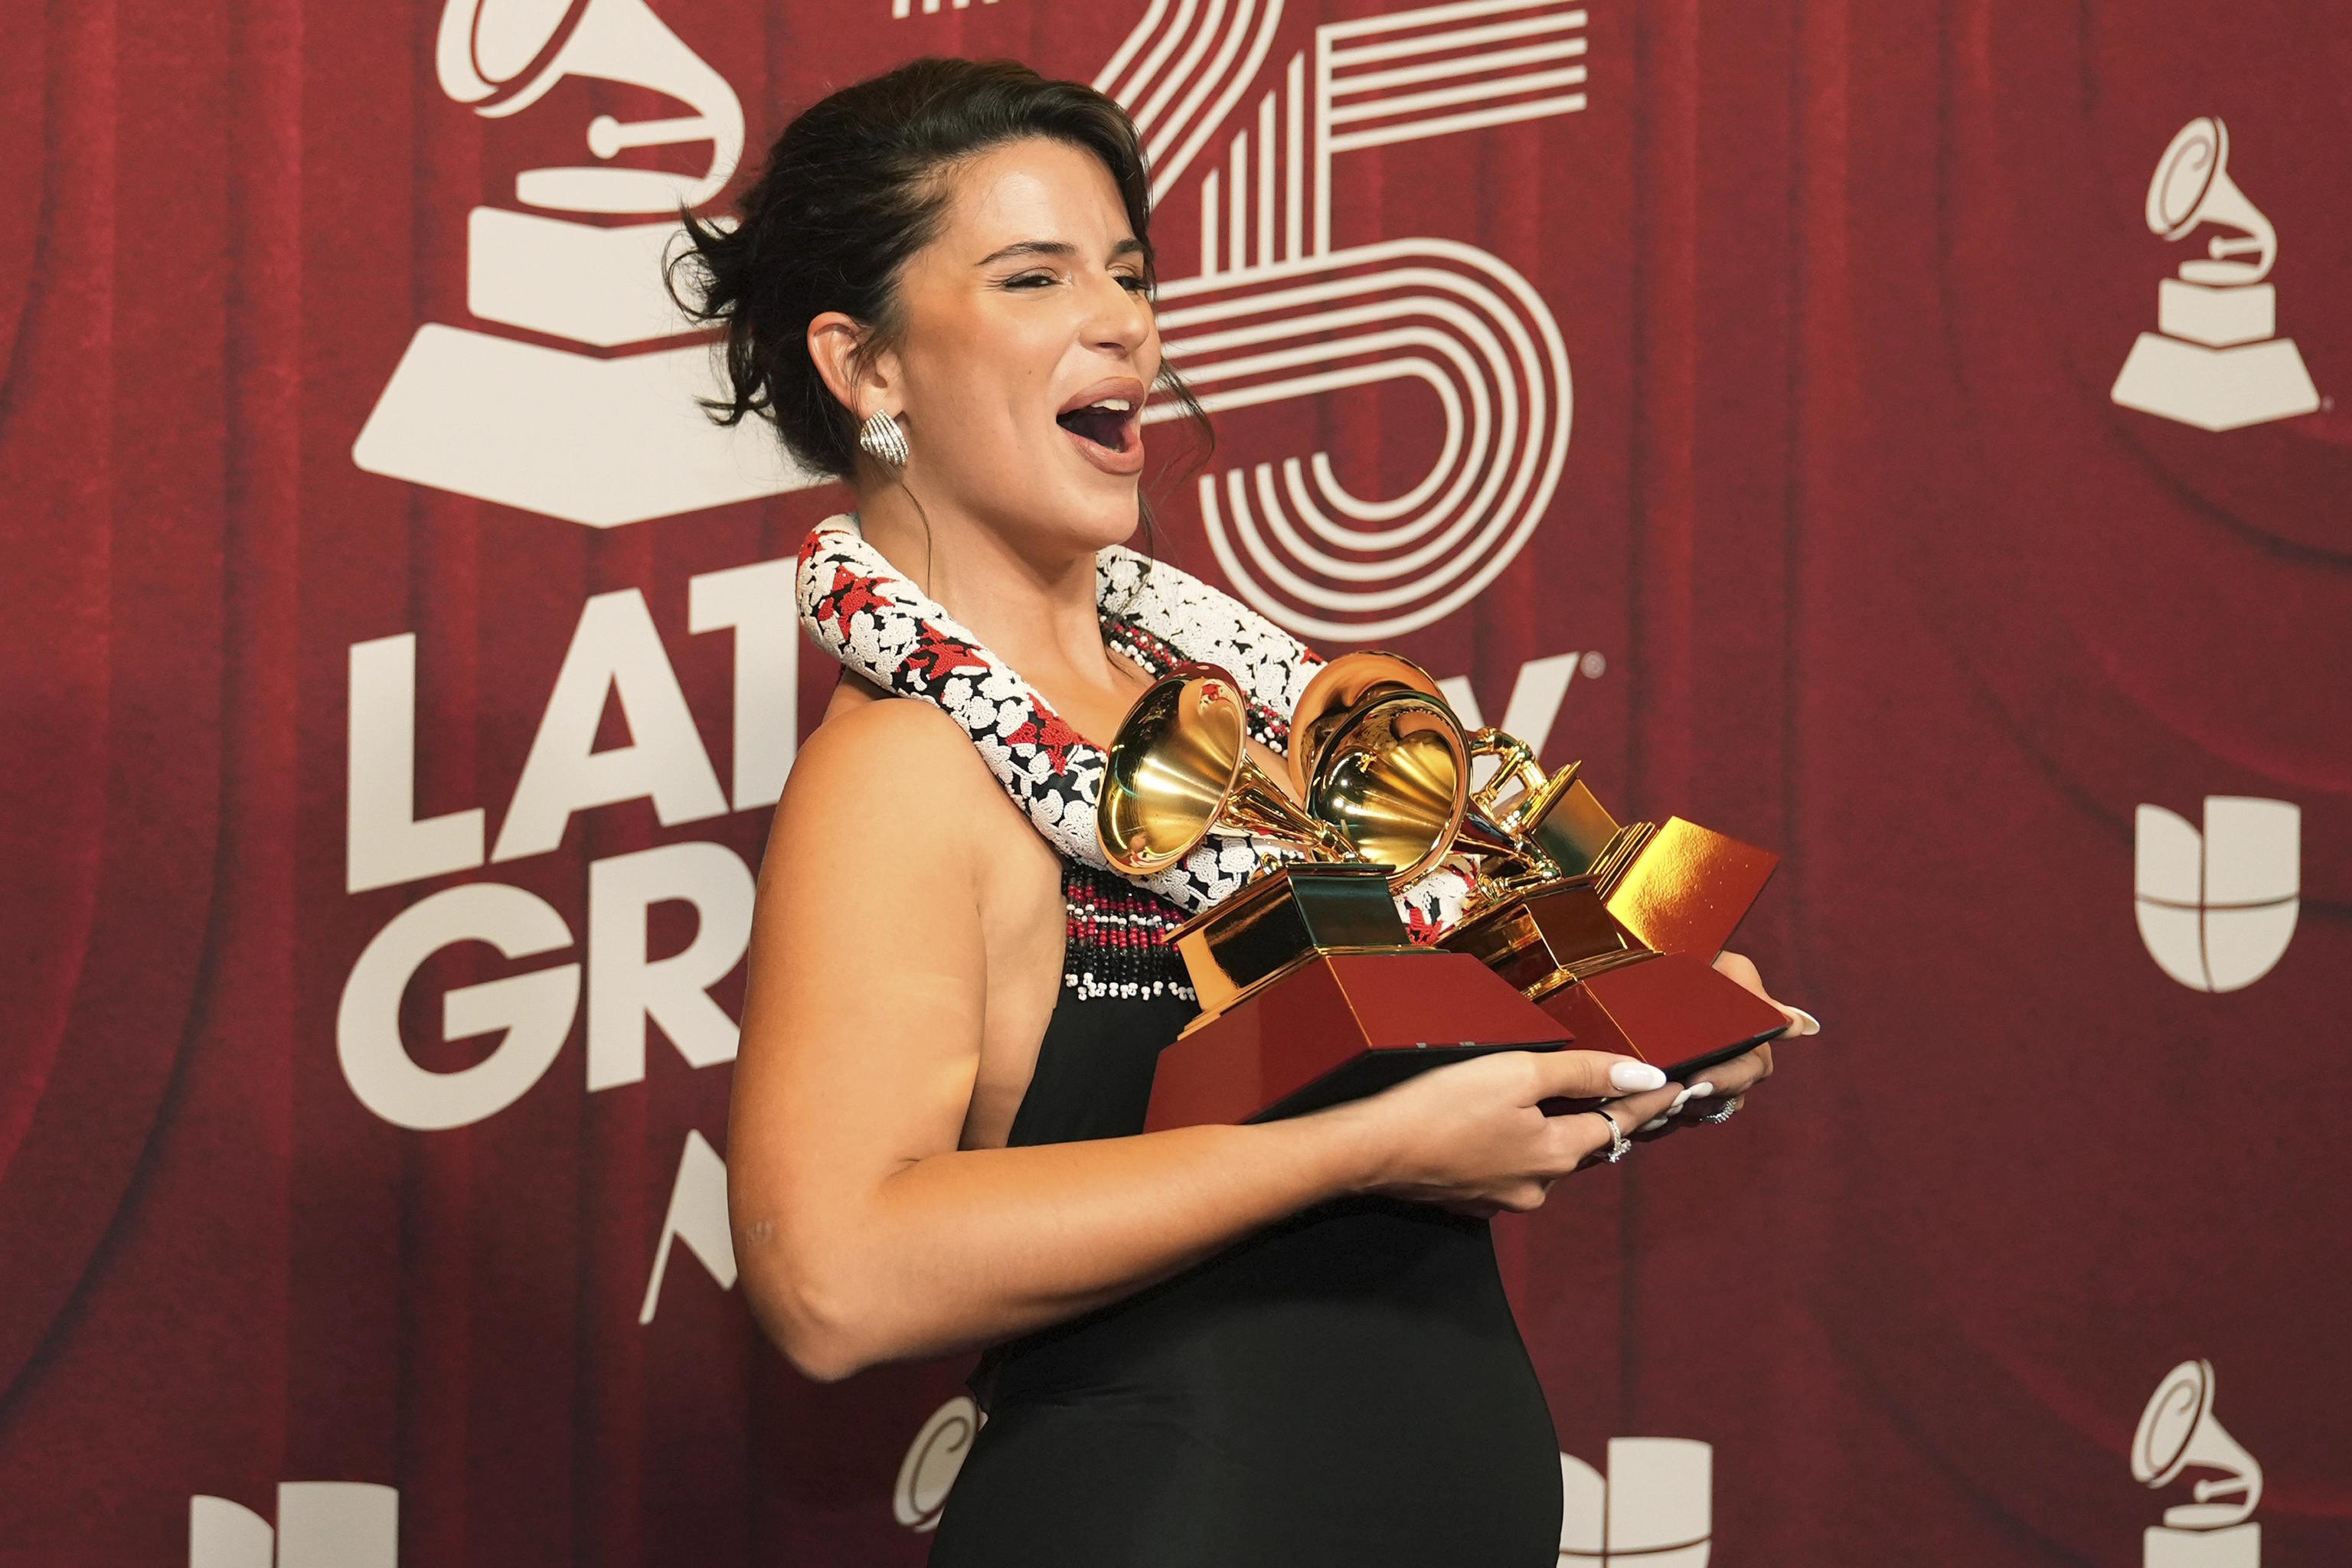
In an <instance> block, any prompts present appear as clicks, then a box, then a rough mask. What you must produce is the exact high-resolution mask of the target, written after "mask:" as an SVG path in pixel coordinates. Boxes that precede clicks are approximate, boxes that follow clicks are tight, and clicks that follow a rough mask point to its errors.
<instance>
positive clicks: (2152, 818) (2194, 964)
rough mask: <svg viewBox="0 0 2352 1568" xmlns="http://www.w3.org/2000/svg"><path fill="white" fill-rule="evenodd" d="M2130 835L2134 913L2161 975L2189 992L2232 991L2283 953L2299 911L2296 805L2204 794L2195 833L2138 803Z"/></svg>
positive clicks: (2183, 823) (2300, 861)
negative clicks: (2201, 828) (2199, 825)
mask: <svg viewBox="0 0 2352 1568" xmlns="http://www.w3.org/2000/svg"><path fill="white" fill-rule="evenodd" d="M2132 837H2133V846H2132V894H2133V912H2134V914H2135V915H2136V916H2137V919H2138V921H2139V936H2140V941H2141V942H2143V943H2145V944H2146V946H2147V952H2148V956H2149V957H2151V958H2153V959H2155V960H2156V962H2157V964H2158V967H2160V968H2161V969H2163V971H2164V972H2165V973H2167V974H2169V975H2171V976H2172V978H2174V979H2175V980H2178V981H2179V982H2180V984H2183V985H2186V986H2188V987H2189V989H2191V990H2193V991H2237V990H2241V989H2242V988H2243V987H2245V986H2248V985H2252V984H2253V983H2254V982H2255V981H2257V980H2260V979H2261V978H2262V977H2263V975H2265V974H2268V973H2270V972H2271V969H2272V967H2273V965H2275V964H2276V963H2278V961H2279V960H2280V959H2281V958H2282V957H2284V956H2285V953H2286V949H2287V944H2288V943H2289V942H2293V941H2294V927H2295V920H2296V917H2297V915H2298V913H2299V912H2300V910H2301V909H2302V884H2303V811H2302V808H2301V807H2299V806H2297V805H2294V804H2293V803H2292V802H2289V801H2284V800H2263V799H2261V798H2259V797H2257V796H2252V795H2207V796H2206V797H2205V828H2204V831H2203V832H2202V833H2200V832H2199V831H2198V830H2197V829H2196V828H2194V827H2192V826H2189V823H2188V822H2186V821H2185V820H2183V819H2182V818H2181V817H2180V816H2178V815H2176V814H2174V813H2172V812H2169V811H2167V810H2165V809H2164V807H2162V806H2160V805H2142V806H2141V807H2140V808H2139V809H2138V811H2137V812H2136V813H2135V814H2134V816H2133V823H2132Z"/></svg>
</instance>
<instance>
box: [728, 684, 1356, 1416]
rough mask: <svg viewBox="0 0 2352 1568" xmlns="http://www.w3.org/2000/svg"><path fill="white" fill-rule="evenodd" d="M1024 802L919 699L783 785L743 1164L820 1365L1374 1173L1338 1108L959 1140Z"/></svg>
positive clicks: (918, 1350) (742, 1134)
mask: <svg viewBox="0 0 2352 1568" xmlns="http://www.w3.org/2000/svg"><path fill="white" fill-rule="evenodd" d="M981 791H985V792H986V794H985V795H981V794H978V792H981ZM990 796H993V797H994V798H993V799H991V798H989V797H990ZM1003 809H1006V806H1005V804H1004V803H1003V796H1002V795H1001V793H999V792H998V789H997V785H996V784H995V781H994V780H993V779H992V778H990V777H989V776H988V774H987V773H986V772H985V771H984V770H983V769H982V766H981V764H980V762H979V759H978V758H977V757H976V756H975V755H974V754H973V752H972V751H971V744H970V742H968V741H967V740H965V738H964V737H963V735H962V734H961V731H956V730H954V729H952V728H951V727H950V726H949V725H948V724H947V723H946V721H944V720H943V718H942V717H941V716H940V715H939V714H937V713H935V712H933V711H931V710H928V709H926V708H920V707H918V706H917V705H915V704H911V703H905V702H875V703H871V704H868V705H866V706H864V707H860V708H856V709H854V710H849V711H846V712H845V713H842V714H841V715H839V716H838V717H837V718H835V720H834V721H831V722H829V723H827V724H826V725H825V726H824V727H823V728H822V729H821V730H820V731H818V732H817V734H815V735H814V736H813V737H811V741H810V743H809V745H808V747H807V748H806V750H805V751H804V752H803V753H802V754H801V756H800V757H798V758H797V759H796V760H795V763H794V765H793V773H792V780H791V784H790V787H789V788H788V789H787V790H786V792H785V795H784V799H783V802H782V805H780V807H779V808H778V812H777V818H776V823H775V826H774V830H773V832H772V835H771V837H770V839H769V847H768V853H767V857H766V860H765V863H764V864H763V865H762V867H761V878H760V882H761V886H760V901H759V913H758V917H757V919H756V921H755V922H754V925H753V931H752V938H751V977H750V984H749V994H748V995H747V997H746V999H745V1005H744V1019H743V1034H742V1043H741V1047H740V1054H739V1057H738V1059H737V1062H736V1067H735V1088H734V1104H733V1108H732V1113H731V1115H730V1132H729V1150H728V1170H729V1182H730V1207H731V1209H732V1213H733V1221H734V1228H735V1246H736V1252H737V1256H738V1258H740V1262H741V1266H742V1271H743V1279H744V1285H745V1289H746V1291H747V1293H748V1295H749V1297H750V1300H751V1305H752V1309H753V1310H754V1311H755V1312H756V1313H757V1314H758V1315H759V1316H760V1318H761V1321H762V1322H763V1323H764V1324H765V1325H766V1326H767V1328H768V1330H769V1331H770V1332H771V1333H772V1334H773V1335H774V1337H775V1338H776V1340H777V1342H779V1343H780V1344H782V1346H783V1348H784V1351H785V1352H786V1353H787V1354H788V1355H790V1356H791V1357H792V1359H793V1362H794V1363H797V1364H798V1365H799V1366H800V1367H801V1368H802V1369H803V1371H804V1372H806V1373H809V1374H810V1375H811V1376H814V1377H818V1378H834V1377H840V1376H845V1375H846V1374H848V1373H851V1372H854V1371H856V1370H857V1369H859V1368H860V1367H863V1366H866V1365H867V1364H870V1363H875V1362H878V1361H883V1360H889V1359H895V1358H898V1357H903V1356H910V1355H921V1354H925V1353H933V1352H946V1351H950V1350H955V1349H959V1348H961V1347H963V1346H967V1345H971V1344H973V1343H978V1342H985V1341H988V1340H992V1339H997V1338H1002V1337H1003V1336H1005V1335H1007V1334H1012V1333H1017V1332H1020V1331H1023V1330H1025V1329H1029V1328H1034V1327H1036V1326H1038V1325H1040V1324H1044V1323H1047V1322H1051V1321H1055V1320H1057V1319H1062V1318H1066V1317H1070V1316H1074V1315H1076V1313H1078V1312H1081V1311H1084V1310H1087V1308H1089V1307H1092V1306H1095V1305H1097V1304H1099V1303H1101V1302H1104V1301H1108V1300H1113V1299H1115V1298H1116V1297H1118V1296H1119V1295H1121V1294H1124V1293H1125V1292H1126V1291H1128V1290H1131V1289H1136V1288H1138V1287H1139V1286H1141V1285H1142V1284H1145V1283H1147V1282H1149V1281H1150V1280H1151V1279H1156V1278H1159V1277H1160V1276H1163V1275H1165V1274H1168V1273H1171V1272H1172V1271H1174V1270H1175V1269H1177V1268H1181V1267H1182V1266H1183V1265H1184V1264H1186V1263H1188V1262H1191V1261H1192V1260H1194V1259H1196V1258H1201V1257H1203V1256H1206V1255H1207V1254H1208V1253H1210V1252H1212V1251H1213V1250H1214V1249H1215V1248H1216V1247H1218V1246H1220V1245H1221V1244H1223V1242H1226V1241H1228V1240H1230V1239H1232V1238H1233V1237H1235V1236H1237V1235H1240V1234H1241V1233H1243V1232H1244V1231H1246V1230H1248V1229H1250V1228H1251V1227H1253V1226H1258V1225H1262V1224H1265V1223H1266V1222H1267V1221H1270V1220H1273V1219H1276V1218H1277V1217H1279V1216H1281V1215H1285V1214H1286V1213H1289V1212H1291V1211H1292V1210H1294V1209H1297V1208H1299V1207H1302V1206H1304V1205H1307V1204H1311V1203H1313V1202H1315V1201H1317V1200H1318V1199H1320V1198H1323V1197H1326V1196H1328V1195H1331V1194H1336V1193H1339V1192H1343V1191H1346V1190H1348V1189H1349V1187H1350V1186H1351V1185H1353V1184H1356V1183H1357V1182H1358V1181H1360V1180H1361V1179H1362V1178H1363V1177H1365V1176H1367V1175H1369V1174H1370V1162H1369V1161H1368V1160H1367V1159H1366V1157H1365V1153H1364V1151H1362V1150H1361V1149H1360V1148H1359V1147H1357V1146H1356V1145H1357V1143H1358V1142H1359V1141H1358V1140H1355V1139H1353V1138H1351V1136H1350V1130H1349V1125H1348V1123H1346V1122H1345V1121H1336V1122H1335V1121H1332V1120H1330V1119H1321V1120H1318V1119H1314V1118H1307V1119H1304V1120H1300V1121H1289V1122H1284V1123H1280V1124H1276V1125H1270V1126H1264V1127H1200V1128H1188V1129H1184V1130H1181V1131H1171V1132H1165V1133H1158V1134H1154V1135H1151V1136H1150V1137H1142V1138H1121V1139H1112V1140H1105V1141H1099V1142H1084V1143H1068V1144H1053V1145H1045V1146H1042V1147H1034V1148H1021V1149H980V1150H961V1151H960V1150H958V1149H957V1148H956V1143H957V1140H958V1137H959V1134H960V1131H961V1127H962V1124H963V1121H964V1114H965V1110H966V1108H967V1106H968V1104H969V1102H970V1100H971V1089H972V1083H973V1079H974V1077H975V1074H976V1071H977V1068H978V1066H979V1061H980V1047H981V1030H982V1016H983V1013H984V1010H985V1005H986V1002H987V984H986V976H987V968H986V952H985V949H984V945H983V942H982V930H981V902H980V879H981V876H982V870H983V868H982V867H981V866H980V865H979V864H978V863H977V862H978V859H979V855H980V853H981V851H980V849H979V848H978V847H977V840H978V839H979V837H980V836H979V835H978V834H976V833H975V832H974V831H973V816H974V814H975V812H976V811H1002V810H1003ZM982 820H988V819H987V818H982ZM1023 831H1026V828H1025V826H1024V828H1023Z"/></svg>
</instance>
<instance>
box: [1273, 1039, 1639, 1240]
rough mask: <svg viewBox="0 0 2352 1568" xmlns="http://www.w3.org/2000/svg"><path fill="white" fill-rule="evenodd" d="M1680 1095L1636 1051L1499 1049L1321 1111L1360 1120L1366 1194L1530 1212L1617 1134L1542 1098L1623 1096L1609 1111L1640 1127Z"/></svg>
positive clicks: (1596, 1119)
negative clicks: (1557, 1110) (1548, 1108)
mask: <svg viewBox="0 0 2352 1568" xmlns="http://www.w3.org/2000/svg"><path fill="white" fill-rule="evenodd" d="M1680 1092H1681V1087H1680V1086H1679V1085H1677V1084H1672V1083H1668V1082H1667V1081H1666V1078H1665V1075H1664V1073H1662V1072H1660V1071H1659V1070H1658V1069H1657V1068H1654V1067H1652V1066H1650V1065H1649V1064H1648V1063H1646V1062H1641V1061H1637V1060H1635V1059H1634V1058H1632V1057H1620V1056H1612V1055H1610V1054H1609V1053H1608V1052H1605V1051H1573V1050H1563V1051H1495V1052H1492V1053H1490V1054H1488V1055H1486V1056H1483V1057H1474V1058H1471V1059H1470V1060H1468V1061H1463V1062H1449V1063H1447V1064H1446V1065H1445V1066H1444V1067H1439V1068H1430V1069H1429V1070H1428V1071H1426V1072H1423V1073H1422V1074H1420V1075H1418V1076H1417V1077H1414V1078H1412V1079H1407V1080H1406V1081H1404V1082H1403V1083H1401V1084H1398V1085H1396V1086H1395V1087H1394V1088H1391V1089H1383V1090H1381V1092H1380V1093H1378V1094H1375V1095H1371V1096H1370V1097H1368V1098H1366V1099H1364V1100H1357V1101H1355V1102H1354V1103H1352V1104H1349V1105H1343V1106H1338V1107H1335V1108H1333V1109H1332V1110H1328V1111H1323V1112H1318V1114H1320V1115H1327V1116H1333V1117H1350V1118H1354V1119H1356V1120H1357V1121H1359V1123H1360V1135H1361V1137H1362V1139H1363V1140H1364V1142H1366V1144H1367V1145H1368V1146H1369V1147H1370V1151H1371V1162H1370V1163H1371V1166H1372V1172H1373V1173H1372V1176H1371V1179H1370V1181H1369V1182H1368V1183H1366V1184H1365V1185H1364V1188H1363V1190H1364V1191H1367V1192H1372V1193H1378V1194H1382V1195H1384V1196H1388V1197H1399V1198H1413V1199H1418V1200H1420V1201H1422V1202H1424V1203H1434V1204H1441V1205H1444V1206H1445V1207H1447V1208H1450V1209H1454V1210H1455V1211H1456V1212H1457V1213H1463V1214H1475V1215H1491V1214H1495V1213H1496V1212H1498V1211H1501V1210H1506V1209H1507V1210H1509V1211H1511V1212H1513V1213H1518V1214H1523V1213H1525V1212H1527V1211H1528V1210H1529V1209H1532V1208H1535V1207H1537V1206H1538V1205H1541V1204H1542V1202H1543V1201H1544V1195H1545V1194H1546V1193H1547V1192H1549V1190H1550V1187H1551V1184H1552V1183H1553V1182H1555V1181H1557V1180H1559V1178H1560V1177H1562V1176H1564V1175H1567V1174H1568V1173H1570V1171H1573V1170H1575V1169H1576V1168H1577V1167H1578V1166H1579V1165H1580V1164H1582V1163H1584V1162H1585V1161H1586V1160H1588V1159H1590V1158H1591V1157H1592V1156H1593V1155H1594V1154H1595V1153H1597V1152H1605V1151H1606V1150H1608V1149H1609V1148H1610V1146H1611V1142H1612V1141H1611V1139H1610V1136H1609V1130H1608V1129H1607V1128H1606V1127H1604V1126H1603V1125H1602V1124H1601V1117H1600V1115H1599V1114H1596V1113H1591V1112H1584V1113H1579V1114H1576V1115H1572V1116H1549V1115H1546V1114H1545V1113H1544V1110H1543V1109H1542V1102H1543V1101H1545V1100H1559V1099H1568V1100H1612V1104H1610V1105H1609V1106H1608V1107H1607V1108H1606V1110H1607V1113H1608V1115H1609V1116H1610V1117H1611V1118H1612V1119H1613V1120H1614V1121H1616V1123H1617V1126H1618V1127H1619V1129H1620V1130H1621V1131H1626V1132H1631V1131H1633V1129H1634V1128H1636V1127H1638V1126H1640V1125H1641V1124H1642V1123H1643V1122H1644V1121H1650V1120H1651V1119H1653V1118H1654V1117H1658V1116H1662V1115H1664V1113H1665V1110H1666V1107H1667V1106H1669V1105H1671V1104H1672V1103H1674V1100H1675V1096H1676V1095H1677V1094H1678V1093H1680Z"/></svg>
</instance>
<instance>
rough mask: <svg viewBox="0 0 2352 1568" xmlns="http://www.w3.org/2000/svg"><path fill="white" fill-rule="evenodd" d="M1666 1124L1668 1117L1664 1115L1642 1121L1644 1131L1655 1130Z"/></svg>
mask: <svg viewBox="0 0 2352 1568" xmlns="http://www.w3.org/2000/svg"><path fill="white" fill-rule="evenodd" d="M1665 1124H1666V1119H1665V1118H1664V1117H1663V1116H1658V1117H1653V1118H1652V1119H1651V1120H1649V1121H1644V1122H1643V1123H1642V1131H1644V1132H1655V1131H1657V1130H1658V1129H1659V1128H1661V1127H1664V1125H1665Z"/></svg>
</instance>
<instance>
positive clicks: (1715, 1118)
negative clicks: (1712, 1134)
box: [1699, 1094, 1748, 1127]
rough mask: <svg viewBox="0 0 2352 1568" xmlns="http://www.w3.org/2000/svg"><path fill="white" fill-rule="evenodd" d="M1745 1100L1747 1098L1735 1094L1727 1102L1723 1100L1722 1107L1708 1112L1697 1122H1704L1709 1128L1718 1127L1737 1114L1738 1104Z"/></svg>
mask: <svg viewBox="0 0 2352 1568" xmlns="http://www.w3.org/2000/svg"><path fill="white" fill-rule="evenodd" d="M1747 1098H1748V1097H1747V1096H1746V1095H1744V1094H1735V1095H1733V1096H1732V1097H1731V1098H1730V1099H1729V1100H1725V1101H1724V1102H1723V1103H1722V1105H1720V1106H1719V1107H1717V1109H1715V1110H1710V1111H1708V1112H1707V1113H1706V1115H1704V1116H1702V1117H1700V1118H1699V1120H1700V1121H1704V1122H1706V1123H1707V1124H1708V1125H1710V1126H1714V1127H1720V1126H1722V1125H1723V1124H1724V1123H1725V1122H1727V1121H1730V1120H1731V1119H1732V1118H1733V1117H1735V1116H1737V1115H1738V1114H1739V1107H1740V1103H1741V1102H1742V1101H1743V1100H1746V1099H1747Z"/></svg>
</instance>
